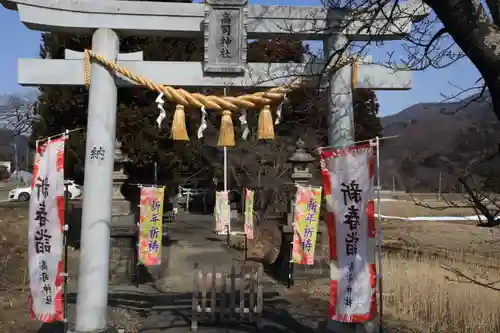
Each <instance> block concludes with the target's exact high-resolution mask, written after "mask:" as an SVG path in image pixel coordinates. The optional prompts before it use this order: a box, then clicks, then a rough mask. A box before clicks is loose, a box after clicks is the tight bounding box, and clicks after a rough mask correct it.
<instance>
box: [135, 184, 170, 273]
mask: <svg viewBox="0 0 500 333" xmlns="http://www.w3.org/2000/svg"><path fill="white" fill-rule="evenodd" d="M164 193H165V188H164V187H154V186H151V187H141V203H140V221H139V248H138V251H139V262H140V263H141V264H143V265H144V266H155V265H160V264H161V246H162V245H161V244H162V243H161V241H162V239H161V238H162V234H163V232H162V226H163V197H164Z"/></svg>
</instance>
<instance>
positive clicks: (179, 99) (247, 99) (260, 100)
mask: <svg viewBox="0 0 500 333" xmlns="http://www.w3.org/2000/svg"><path fill="white" fill-rule="evenodd" d="M91 59H94V60H96V61H97V62H99V63H100V64H101V65H103V66H104V67H107V68H108V69H110V70H113V71H114V72H116V73H118V74H121V75H123V76H125V77H126V78H128V79H130V80H132V81H134V82H136V83H138V84H140V85H142V86H144V87H146V88H148V89H150V90H152V91H156V92H158V93H160V92H162V93H163V94H164V95H165V98H167V99H168V100H170V101H171V102H174V103H177V107H176V108H175V113H174V119H173V122H172V131H171V137H172V138H173V139H174V140H186V141H187V140H189V137H188V134H187V130H186V123H185V114H184V112H185V111H184V107H196V108H201V107H202V106H204V107H205V108H206V109H213V110H216V111H219V112H221V113H222V119H221V130H220V135H219V146H231V147H232V146H234V145H235V142H234V128H233V123H232V119H231V111H233V112H236V111H239V110H241V109H245V110H246V109H253V108H256V107H258V106H261V107H263V108H262V110H261V112H260V113H259V132H258V138H259V139H266V140H270V139H274V125H273V119H272V114H271V108H270V105H271V104H273V103H279V102H280V101H282V100H283V98H284V97H285V95H286V94H287V93H288V92H290V91H292V90H294V89H297V88H300V87H302V86H303V85H304V82H302V81H300V82H299V81H297V80H295V81H292V82H291V83H290V84H288V85H284V86H281V87H276V88H271V89H269V90H267V91H265V92H257V93H253V94H246V95H241V96H238V97H232V96H214V95H210V96H205V95H203V94H199V93H190V92H188V91H186V90H184V89H182V88H179V89H175V88H172V87H170V86H164V85H160V84H157V83H155V82H153V81H151V80H150V79H148V78H147V77H144V76H141V75H135V74H134V73H132V72H131V71H129V70H128V69H126V68H123V67H121V66H119V65H118V64H117V63H116V62H115V61H111V60H108V59H106V58H104V57H102V56H100V55H98V54H96V53H95V52H94V51H92V50H85V51H84V81H85V82H84V83H85V87H87V89H88V88H89V87H90V63H91ZM350 61H351V60H350V59H344V60H343V61H341V63H342V64H341V66H338V65H337V66H335V68H337V69H338V68H339V67H342V66H344V65H346V64H347V63H349V62H350ZM330 70H331V68H330Z"/></svg>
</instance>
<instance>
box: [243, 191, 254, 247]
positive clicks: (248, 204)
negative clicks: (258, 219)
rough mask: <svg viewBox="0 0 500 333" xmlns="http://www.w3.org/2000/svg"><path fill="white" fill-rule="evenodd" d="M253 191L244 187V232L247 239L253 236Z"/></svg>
mask: <svg viewBox="0 0 500 333" xmlns="http://www.w3.org/2000/svg"><path fill="white" fill-rule="evenodd" d="M254 193H255V192H254V191H252V190H249V189H247V188H246V189H245V234H246V236H247V239H253V238H254V226H253V199H254Z"/></svg>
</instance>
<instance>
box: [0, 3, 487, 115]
mask: <svg viewBox="0 0 500 333" xmlns="http://www.w3.org/2000/svg"><path fill="white" fill-rule="evenodd" d="M250 4H264V5H293V6H319V5H320V2H319V1H318V0H250ZM0 22H2V23H1V26H2V28H3V29H2V31H3V33H2V34H0V45H2V50H1V51H0V94H3V93H11V92H19V91H22V90H23V89H25V88H23V87H21V86H20V85H19V84H18V83H17V59H18V58H38V57H39V45H40V32H37V31H32V30H29V29H28V28H26V27H25V26H24V25H23V24H22V23H21V22H20V20H19V16H18V13H17V12H15V11H11V10H7V9H5V8H3V7H2V6H0ZM398 43H400V42H390V43H388V45H384V46H381V47H377V48H376V49H372V50H370V55H372V57H373V59H374V60H375V61H383V59H384V58H385V57H386V55H387V52H390V51H392V50H398V52H401V49H400V45H398ZM400 56H404V55H402V54H401V55H400ZM479 77H480V75H479V73H478V71H477V70H476V69H475V67H474V66H473V65H472V64H471V63H470V62H469V60H468V59H462V60H460V61H458V62H456V63H455V64H453V65H452V66H450V67H447V68H444V69H427V70H425V71H420V72H413V87H412V89H411V90H408V91H379V92H377V97H378V100H379V103H380V114H381V115H382V116H387V115H390V114H394V113H397V112H399V111H402V110H404V109H405V108H407V107H409V106H411V105H413V104H417V103H426V102H442V101H443V100H444V97H443V95H445V96H450V95H454V94H456V93H457V92H458V91H459V90H457V88H456V86H460V87H463V88H468V87H471V86H473V84H474V83H475V82H476V80H477V79H478V78H479ZM463 97H466V96H463Z"/></svg>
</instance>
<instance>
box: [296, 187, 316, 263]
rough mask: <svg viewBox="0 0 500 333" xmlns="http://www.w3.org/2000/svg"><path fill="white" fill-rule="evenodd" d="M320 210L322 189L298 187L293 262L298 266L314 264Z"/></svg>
mask: <svg viewBox="0 0 500 333" xmlns="http://www.w3.org/2000/svg"><path fill="white" fill-rule="evenodd" d="M320 209H321V187H319V186H318V187H313V186H309V187H306V186H298V187H297V193H296V200H295V218H294V228H293V229H294V233H293V250H292V261H293V262H294V263H296V264H303V265H313V264H314V250H315V247H316V235H317V233H318V219H319V212H320Z"/></svg>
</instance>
